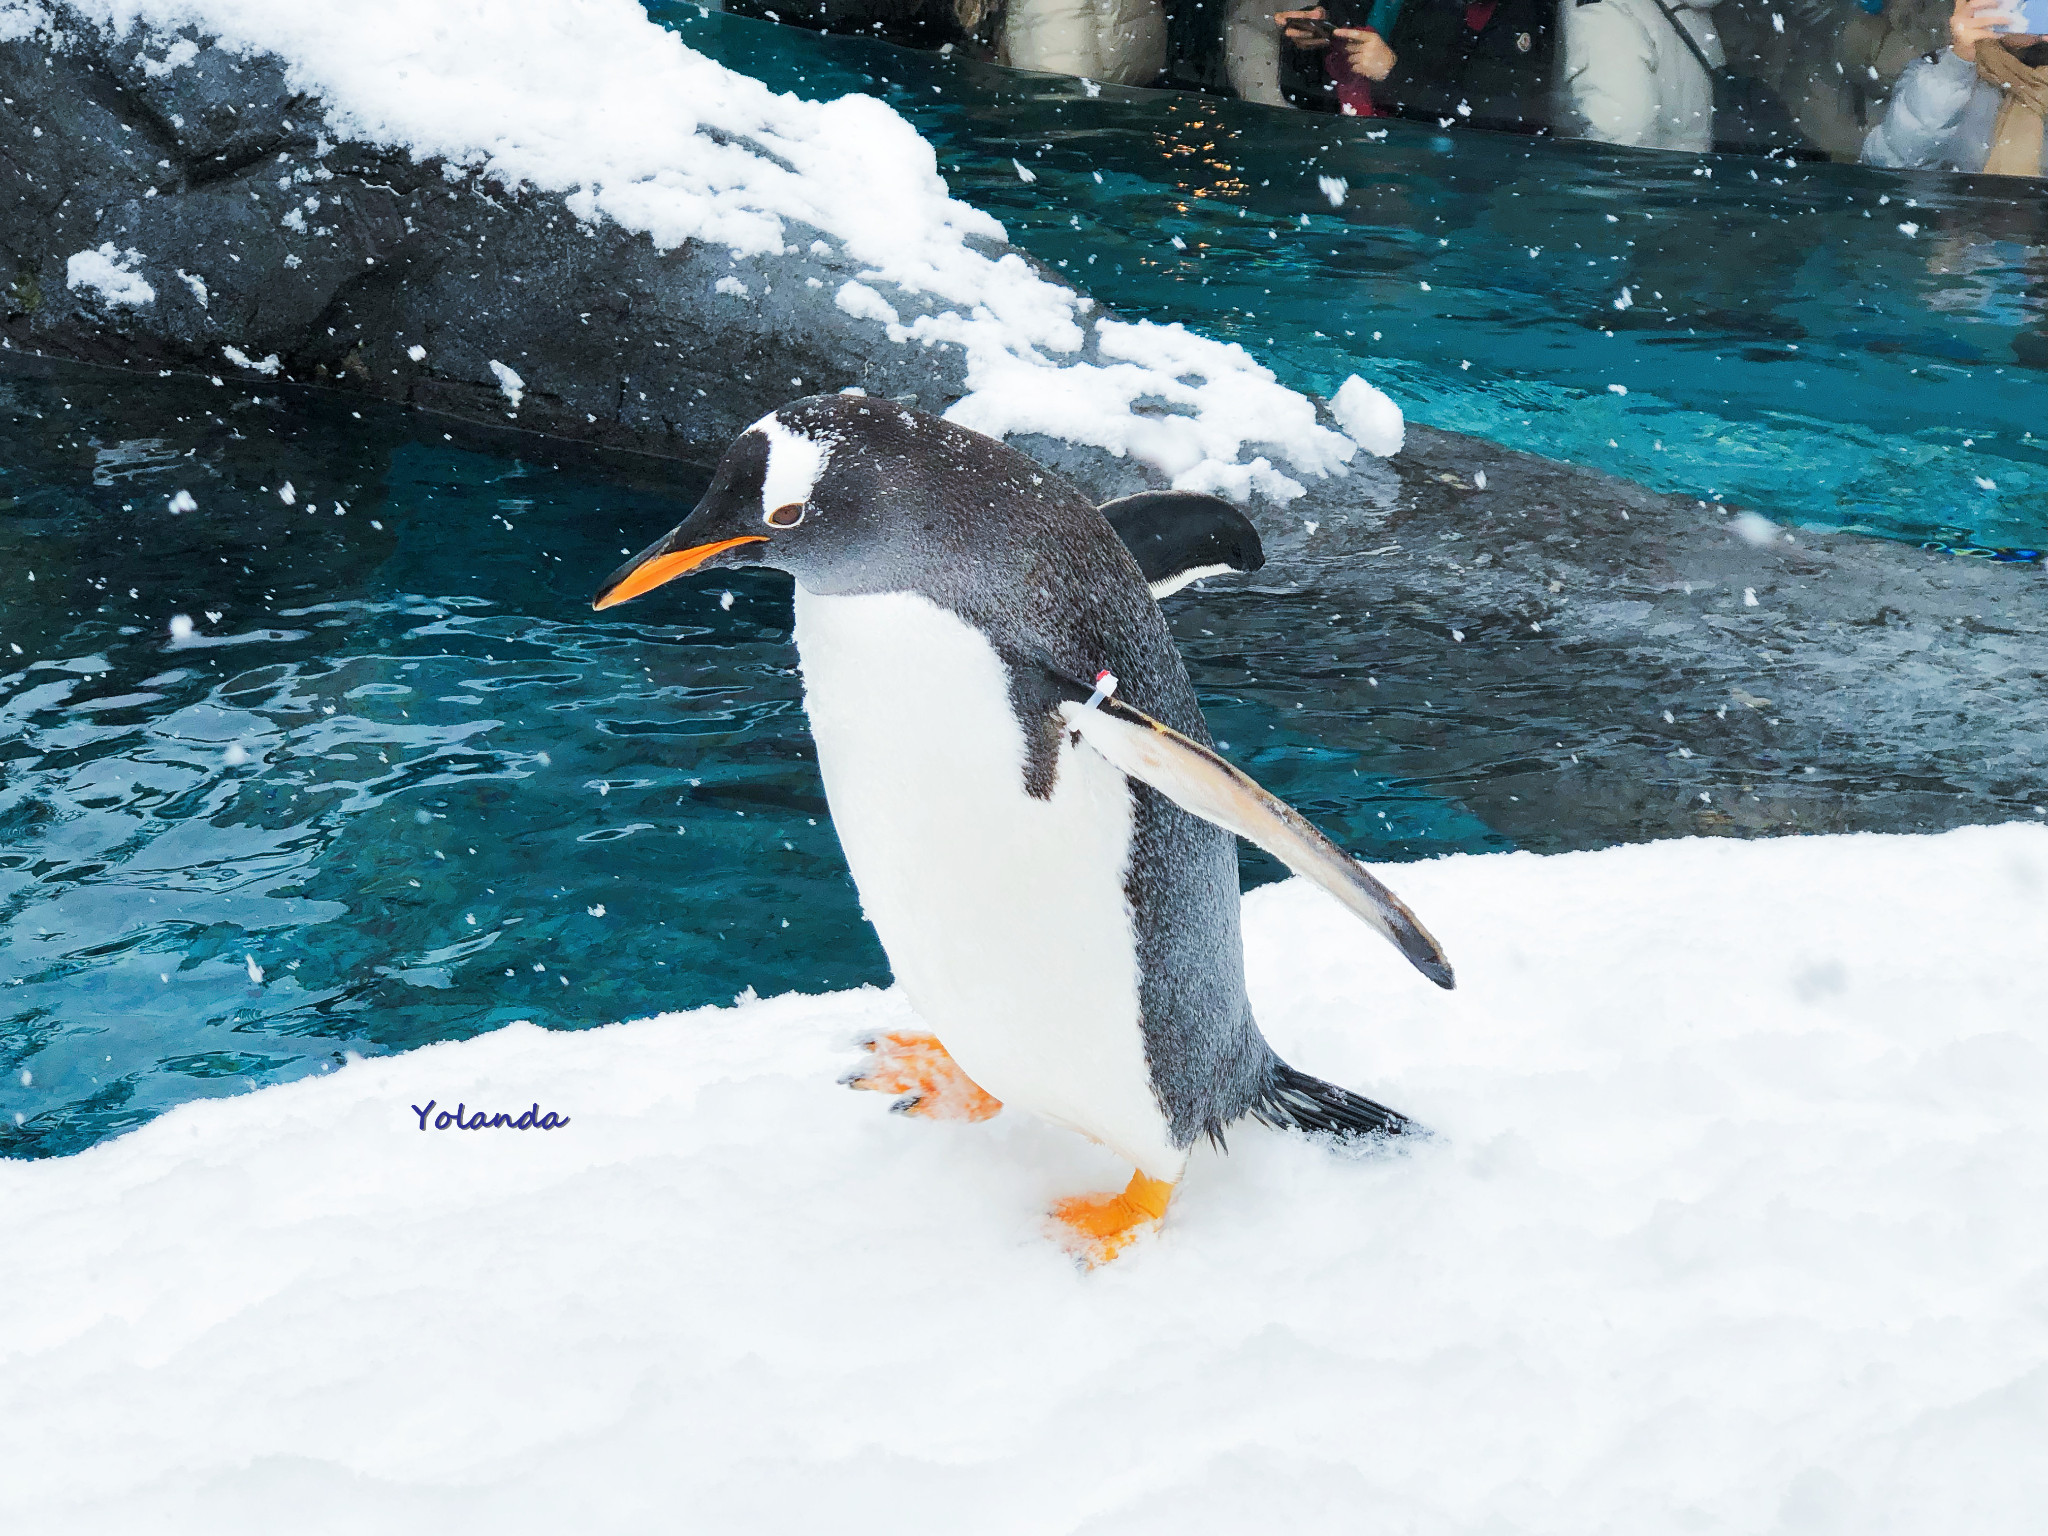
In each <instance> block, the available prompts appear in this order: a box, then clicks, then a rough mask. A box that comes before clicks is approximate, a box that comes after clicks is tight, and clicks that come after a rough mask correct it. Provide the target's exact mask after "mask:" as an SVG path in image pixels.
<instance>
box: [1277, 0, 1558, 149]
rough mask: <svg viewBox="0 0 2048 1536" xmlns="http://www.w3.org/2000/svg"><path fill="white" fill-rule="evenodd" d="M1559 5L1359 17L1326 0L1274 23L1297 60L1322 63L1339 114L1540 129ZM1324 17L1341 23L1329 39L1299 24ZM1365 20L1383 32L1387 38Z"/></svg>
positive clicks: (1464, 2)
mask: <svg viewBox="0 0 2048 1536" xmlns="http://www.w3.org/2000/svg"><path fill="white" fill-rule="evenodd" d="M1557 3H1558V0H1405V3H1396V4H1388V3H1386V0H1380V3H1379V4H1377V5H1375V6H1374V7H1373V9H1372V12H1371V13H1370V16H1367V17H1362V16H1360V15H1358V14H1357V12H1356V11H1354V10H1352V8H1351V0H1325V3H1324V4H1323V5H1321V6H1318V7H1317V8H1316V9H1314V10H1312V11H1281V12H1279V13H1278V14H1276V15H1275V16H1274V18H1273V19H1274V21H1275V23H1276V24H1278V25H1279V26H1280V28H1281V30H1282V35H1283V36H1285V37H1286V39H1287V41H1288V42H1289V43H1290V44H1291V45H1292V46H1293V48H1294V49H1296V50H1298V51H1299V52H1298V55H1297V57H1299V58H1304V59H1308V60H1315V61H1317V62H1320V63H1322V65H1323V70H1324V73H1325V75H1326V77H1327V79H1328V82H1329V85H1328V93H1329V94H1331V95H1334V96H1335V97H1336V99H1337V102H1338V106H1339V110H1341V111H1345V112H1352V113H1356V114H1358V115H1360V116H1379V117H1407V118H1414V119H1417V120H1420V121H1423V122H1432V123H1437V124H1439V125H1441V126H1445V127H1449V126H1451V125H1453V124H1459V125H1464V126H1468V127H1474V128H1495V129H1507V130H1510V131H1521V132H1542V131H1544V130H1545V129H1546V128H1547V127H1549V125H1550V104H1551V61H1552V56H1553V53H1554V51H1555V46H1554V36H1555V20H1556V15H1557ZM1321 20H1328V21H1330V22H1332V23H1334V24H1335V27H1336V31H1335V34H1334V40H1333V41H1326V40H1325V39H1323V38H1322V37H1320V36H1319V35H1317V34H1316V33H1315V32H1314V31H1312V30H1310V29H1308V28H1306V27H1304V26H1303V25H1302V23H1304V22H1311V21H1321ZM1367 20H1377V21H1378V22H1379V23H1380V25H1381V26H1383V27H1385V29H1386V32H1385V36H1384V37H1382V35H1381V34H1380V32H1378V31H1376V30H1374V29H1373V28H1372V27H1371V26H1368V25H1363V24H1362V23H1363V22H1365V21H1367ZM1318 50H1321V51H1322V57H1321V59H1320V60H1316V55H1317V52H1318Z"/></svg>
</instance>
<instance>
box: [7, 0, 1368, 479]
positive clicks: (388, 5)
mask: <svg viewBox="0 0 2048 1536" xmlns="http://www.w3.org/2000/svg"><path fill="white" fill-rule="evenodd" d="M73 3H74V5H75V7H76V9H77V11H78V12H79V14H81V15H82V16H84V17H85V18H87V19H88V20H89V21H91V22H92V23H93V24H95V25H97V26H100V27H102V28H104V29H109V30H111V31H113V32H115V33H116V34H119V35H123V36H132V38H133V43H132V46H133V47H134V48H135V49H136V53H135V57H136V59H137V60H138V62H139V63H140V64H141V66H142V68H143V69H144V71H145V72H146V73H147V74H149V75H150V76H153V77H156V78H160V79H161V78H166V77H170V76H172V75H174V74H175V73H176V72H177V71H179V70H181V69H188V68H193V67H196V65H197V64H198V63H200V62H202V61H203V59H204V55H203V53H202V52H201V50H199V49H198V48H196V47H195V46H194V43H193V39H192V38H190V37H179V36H178V35H177V33H178V31H179V29H181V28H190V29H195V34H196V36H198V37H200V38H211V39H217V44H216V46H218V47H220V48H222V49H225V50H227V51H228V53H229V55H230V56H231V57H232V56H237V55H248V54H274V55H276V56H278V57H279V58H281V59H284V60H286V61H288V64H289V68H288V71H287V77H288V79H289V81H290V83H291V86H292V88H293V89H294V90H296V91H299V92H303V93H305V94H306V95H309V96H313V97H316V98H318V100H319V101H320V103H321V108H322V111H323V113H324V117H323V126H324V128H325V130H326V132H327V134H328V135H329V136H330V137H331V138H334V139H337V140H357V141H361V142H364V143H368V144H375V145H378V146H382V147H393V148H401V149H405V150H409V151H410V152H411V153H412V154H413V155H414V156H415V157H416V158H420V159H427V158H439V159H442V160H444V161H445V162H446V163H447V164H448V165H449V166H450V168H451V169H453V168H457V167H468V168H470V169H473V170H476V171H479V172H482V173H484V174H487V175H488V176H490V177H492V178H495V179H497V180H500V181H503V182H504V183H506V184H507V185H510V186H514V187H522V188H537V189H539V190H541V191H545V192H553V193H559V194H562V195H563V196H565V197H566V199H567V203H568V207H569V209H570V210H571V211H572V212H573V213H574V214H575V215H576V216H577V217H578V218H580V219H584V220H588V221H596V220H610V221H612V222H614V223H617V224H618V225H620V226H621V227H623V228H625V229H628V230H632V231H634V232H636V233H640V234H645V235H646V236H647V237H648V238H649V239H651V240H652V241H653V242H654V244H655V245H656V246H657V247H658V248H660V249H663V250H668V249H672V248H674V247H676V246H679V245H681V244H682V243H683V242H685V241H691V240H694V241H702V242H705V243H707V244H709V245H712V246H723V247H725V248H726V249H727V250H729V251H730V252H731V253H732V254H733V256H734V257H735V258H741V257H757V256H764V255H778V254H782V253H785V252H788V251H791V250H797V249H803V248H804V247H806V246H807V245H808V243H809V242H811V241H812V240H813V239H814V238H816V237H817V236H818V235H819V234H821V233H822V234H823V235H824V236H825V237H827V239H828V240H830V241H832V242H836V246H837V249H838V251H839V252H841V253H843V254H844V255H845V256H847V257H850V258H851V259H852V260H853V261H855V262H858V263H861V264H863V266H862V271H861V273H860V276H859V277H858V278H855V279H851V280H848V281H846V282H844V283H842V284H841V285H840V286H839V288H838V289H837V292H836V300H837V303H838V306H839V307H840V308H841V309H842V310H844V311H845V312H846V313H847V314H848V315H850V316H852V317H853V318H854V319H855V320H857V321H859V322H861V323H864V324H870V325H875V326H877V327H880V328H882V329H883V330H884V331H885V332H886V334H887V335H888V336H889V337H890V338H891V339H893V340H894V341H896V342H897V343H898V344H899V345H902V346H919V345H922V346H931V345H935V344H941V343H943V344H950V345H954V346H958V347H959V348H961V349H962V351H963V352H964V353H965V355H966V359H967V379H968V384H969V392H968V394H967V395H966V396H965V397H964V398H962V399H961V400H959V401H958V402H957V403H956V404H955V405H954V406H953V407H952V409H951V410H950V411H949V413H948V414H949V415H951V416H952V417H953V418H954V419H955V420H957V421H959V422H960V423H961V424H962V425H965V426H969V427H972V428H974V429H975V430H977V431H981V432H987V433H990V434H992V435H995V436H1007V435H1014V434H1018V433H1043V434H1046V435H1049V436H1053V437H1057V438H1064V439H1065V440H1067V441H1069V442H1073V443H1078V444H1085V445H1089V446H1092V447H1097V448H1104V449H1108V450H1110V451H1111V452H1114V453H1117V454H1130V455H1132V456H1134V457H1136V458H1138V459H1140V460H1142V461H1144V462H1145V463H1147V464H1150V465H1151V466H1152V467H1153V468H1155V469H1156V470H1158V471H1160V472H1161V473H1162V474H1164V475H1166V476H1168V477H1169V478H1171V479H1172V480H1173V481H1174V483H1175V484H1177V485H1179V486H1181V487H1183V488H1185V489H1195V490H1209V491H1220V492H1223V493H1225V494H1228V495H1231V496H1233V497H1235V498H1237V499H1239V500H1244V499H1246V498H1248V497H1249V496H1251V495H1252V494H1253V493H1254V492H1258V493H1260V494H1264V495H1267V496H1269V497H1273V498H1276V499H1279V500H1283V501H1284V500H1287V499H1291V498H1292V497H1294V496H1298V495H1300V494H1301V493H1302V490H1303V486H1302V483H1301V480H1300V479H1299V478H1297V477H1301V476H1306V477H1310V478H1315V477H1321V476H1326V475H1331V474H1343V473H1344V472H1345V465H1346V464H1347V463H1349V462H1350V461H1352V460H1353V459H1354V458H1356V456H1357V452H1358V446H1359V445H1358V443H1355V442H1354V441H1353V439H1352V438H1351V437H1348V436H1346V435H1345V433H1344V432H1340V431H1336V430H1333V429H1331V428H1330V427H1329V426H1327V425H1323V424H1321V423H1319V421H1318V419H1317V410H1316V406H1315V403H1314V402H1313V401H1312V400H1310V399H1309V398H1308V397H1306V396H1304V395H1301V394H1299V393H1297V392H1296V391H1293V390H1290V389H1287V388H1285V387H1284V386H1282V385H1281V384H1279V383H1278V382H1277V381H1276V380H1275V378H1274V375H1273V374H1272V372H1271V371H1270V370H1268V369H1266V368H1265V367H1263V366H1261V365H1260V364H1259V363H1258V362H1257V361H1256V360H1255V359H1253V358H1252V357H1251V356H1250V355H1249V354H1248V353H1246V352H1245V351H1244V350H1243V348H1241V347H1239V346H1237V345H1235V344H1233V343H1223V342H1217V341H1212V340H1209V339H1208V338H1205V337H1201V336H1197V335H1194V334H1192V333H1190V332H1188V331H1186V330H1185V329H1184V328H1183V327H1181V326H1179V325H1158V324H1153V323H1151V322H1143V323H1139V324H1127V323H1124V322H1121V321H1116V320H1112V319H1108V318H1105V317H1101V316H1096V315H1093V314H1092V313H1091V311H1092V308H1093V305H1092V302H1091V301H1090V300H1088V299H1087V298H1085V297H1084V296H1082V295H1080V294H1078V293H1076V292H1075V291H1074V290H1072V289H1070V288H1068V287H1065V286H1064V285H1062V284H1060V283H1057V282H1053V281H1050V280H1049V279H1048V278H1046V277H1045V276H1042V275H1041V274H1040V272H1039V270H1038V269H1036V268H1034V267H1033V266H1032V265H1030V264H1029V263H1027V262H1026V261H1025V260H1024V259H1023V258H1022V257H1021V256H1020V255H1018V254H1017V253H1016V252H1014V251H1010V250H1006V249H1000V248H998V249H996V250H995V252H994V254H991V253H990V242H1002V241H1004V240H1005V239H1006V237H1005V235H1004V231H1003V227H1002V225H1001V224H1000V223H998V222H997V221H996V220H995V219H994V218H993V217H991V216H990V215H988V214H986V213H984V212H982V211H981V210H980V209H977V208H974V207H972V206H970V205H968V204H966V203H962V202H958V201H956V200H954V199H953V198H952V197H951V196H950V194H949V193H948V192H947V189H946V183H945V180H944V178H942V177H941V176H940V174H939V171H938V161H937V157H936V155H935V153H934V151H933V149H932V147H931V145H930V144H928V143H926V142H925V141H924V140H923V139H922V138H920V137H919V136H918V133H917V130H916V129H915V128H913V127H912V126H911V125H910V124H909V122H907V121H906V120H905V119H904V118H903V117H901V116H900V115H899V114H898V113H897V112H896V111H895V110H894V109H893V108H891V107H889V106H888V105H887V104H886V103H884V102H881V101H877V100H875V99H873V98H872V97H868V96H859V95H850V96H845V97H841V98H840V99H838V100H836V101H825V102H817V101H804V100H801V99H799V98H797V97H796V96H793V95H777V94H776V93H774V92H773V91H770V90H769V89H768V88H767V87H766V86H765V85H763V84H761V82H759V81H757V80H753V79H750V78H748V77H747V76H745V75H741V74H737V73H735V72H734V71H732V70H729V69H727V68H725V67H724V66H723V65H721V64H719V63H717V62H716V61H714V60H712V59H709V58H706V57H705V56H704V55H703V54H700V53H697V52H696V51H694V50H692V49H690V48H688V47H685V46H684V45H683V43H682V41H681V40H680V39H679V38H677V37H676V36H675V35H674V34H673V33H671V32H668V31H665V30H664V29H662V28H661V27H658V26H656V25H655V24H654V23H653V22H651V21H649V20H648V18H647V15H646V13H645V11H644V10H643V9H642V8H641V6H640V4H639V3H638V0H350V3H348V4H346V5H335V4H333V3H332V0H73ZM52 26H53V23H52V20H51V13H50V12H49V11H48V10H47V9H46V8H45V6H43V5H42V4H39V3H37V0H0V40H4V39H8V38H16V37H23V36H29V35H33V34H35V33H36V32H37V31H38V29H41V30H42V32H43V33H44V34H45V35H48V34H49V32H50V30H51V28H52ZM58 30H59V31H61V28H59V29H58ZM59 45H60V46H61V41H60V43H59ZM126 46H128V45H126V44H124V48H125V47H126ZM457 174H459V171H458V172H457ZM286 217H287V222H290V221H291V220H294V219H296V220H297V221H298V222H297V223H296V224H294V225H293V227H294V228H295V229H303V225H304V220H303V218H302V217H301V216H300V215H298V214H297V213H296V212H294V213H292V214H289V215H287V216H286ZM826 249H828V250H829V249H831V247H826ZM109 254H110V253H105V254H103V253H101V252H99V251H90V250H89V251H86V252H82V253H80V254H79V255H77V256H74V257H72V258H71V261H72V277H71V281H72V283H73V285H74V286H76V285H77V284H78V283H79V282H81V281H85V280H89V281H91V282H93V283H95V284H97V285H98V290H99V291H100V292H102V293H103V294H105V295H106V296H107V300H108V302H110V303H117V304H128V305H137V304H143V303H147V302H148V301H149V299H148V297H145V296H144V295H145V294H148V293H149V290H148V285H147V284H145V283H142V282H141V280H140V279H138V278H133V277H132V276H129V275H128V274H127V273H125V272H122V273H120V274H119V278H126V286H112V285H113V284H115V283H116V282H117V281H118V278H115V277H109V276H108V275H107V274H108V272H109V271H111V270H112V268H111V267H110V265H109V260H108V255H109ZM144 254H149V253H144ZM154 254H156V255H157V256H159V257H161V258H162V259H163V261H165V262H167V263H168V262H171V261H172V260H173V258H175V259H176V260H179V261H186V260H188V257H189V253H184V252H176V253H154ZM138 259H140V258H138ZM81 263H84V264H85V267H81V266H80V264H81ZM86 268H90V271H89V273H87V274H86V276H85V277H81V272H84V271H85V270H86ZM714 286H715V288H716V289H717V291H718V292H719V293H720V294H721V295H723V296H725V297H724V298H723V302H728V303H742V302H746V301H747V300H748V290H747V287H746V285H745V284H744V283H743V282H741V280H740V279H739V278H737V277H731V276H727V277H724V278H721V279H719V280H718V282H717V283H716V284H715V285H714ZM151 296H153V295H151ZM913 309H914V310H915V311H917V312H916V313H915V314H914V315H913V316H912V317H911V318H909V319H905V318H904V313H899V311H902V312H909V311H910V310H913ZM1091 330H1092V331H1093V340H1094V342H1095V353H1094V356H1093V358H1092V360H1084V359H1083V357H1082V352H1083V349H1084V347H1085V345H1086V344H1087V342H1088V341H1089V340H1090V334H1089V333H1090V331H1091ZM1351 393H1352V397H1353V398H1355V399H1356V400H1358V401H1360V402H1369V406H1370V409H1366V408H1365V407H1364V406H1363V405H1361V406H1357V407H1354V408H1353V409H1352V410H1351V411H1350V412H1349V413H1348V414H1347V416H1346V418H1345V420H1346V421H1347V423H1348V422H1351V421H1353V420H1361V421H1364V420H1369V421H1370V423H1371V425H1370V427H1369V429H1366V430H1365V432H1364V436H1363V438H1362V439H1361V441H1362V442H1363V445H1364V446H1365V447H1366V448H1367V449H1368V450H1370V451H1372V452H1374V453H1381V454H1384V453H1388V452H1391V451H1392V449H1391V448H1390V447H1388V446H1387V444H1388V443H1389V442H1392V443H1394V444H1396V445H1398V442H1399V430H1398V429H1399V421H1400V412H1399V408H1398V407H1396V406H1395V405H1394V404H1393V402H1392V401H1391V400H1388V399H1387V398H1386V397H1385V396H1384V395H1381V394H1379V393H1378V391H1377V390H1375V389H1374V388H1373V387H1372V386H1371V385H1369V384H1366V383H1365V382H1364V381H1363V380H1356V381H1355V382H1354V383H1353V384H1352V386H1351ZM1161 403H1163V404H1164V405H1165V406H1166V407H1167V410H1166V411H1165V412H1164V413H1162V412H1161V411H1160V410H1159V406H1160V404H1161ZM1140 405H1143V406H1144V408H1143V409H1136V408H1134V407H1138V406H1140ZM1389 421H1391V423H1392V428H1391V430H1392V436H1391V438H1390V437H1389V436H1388V432H1389V427H1388V422H1389ZM1269 456H1270V457H1269ZM1275 459H1277V460H1278V461H1279V462H1278V463H1277V464H1276V463H1275V462H1274V460H1275ZM1283 466H1284V467H1283Z"/></svg>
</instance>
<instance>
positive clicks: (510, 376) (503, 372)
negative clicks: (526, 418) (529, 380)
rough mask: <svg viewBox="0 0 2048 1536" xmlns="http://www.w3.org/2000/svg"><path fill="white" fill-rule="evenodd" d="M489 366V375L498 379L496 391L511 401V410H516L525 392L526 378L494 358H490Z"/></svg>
mask: <svg viewBox="0 0 2048 1536" xmlns="http://www.w3.org/2000/svg"><path fill="white" fill-rule="evenodd" d="M490 367H491V377H492V378H494V379H496V380H497V381H498V393H499V394H501V395H503V396H504V397H505V398H506V400H507V401H509V402H510V403H511V406H512V409H513V410H515V411H516V410H518V409H519V402H520V400H521V399H522V398H524V397H525V394H526V380H524V379H522V378H521V377H519V375H518V374H516V373H514V372H513V371H512V370H511V369H510V368H508V367H506V366H505V365H504V364H503V363H501V362H499V361H498V360H497V359H496V358H492V359H491V365H490Z"/></svg>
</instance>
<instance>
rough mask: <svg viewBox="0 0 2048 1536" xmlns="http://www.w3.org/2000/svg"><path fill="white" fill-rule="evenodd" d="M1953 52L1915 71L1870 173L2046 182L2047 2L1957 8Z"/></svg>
mask: <svg viewBox="0 0 2048 1536" xmlns="http://www.w3.org/2000/svg"><path fill="white" fill-rule="evenodd" d="M1948 31H1949V37H1950V39H1951V41H1950V44H1949V46H1948V47H1946V48H1944V49H1942V50H1941V51H1940V52H1938V53H1930V54H1929V55H1927V57H1925V58H1924V59H1920V60H1917V61H1916V62H1914V63H1913V64H1912V65H1910V66H1909V67H1908V68H1907V70H1906V72H1905V73H1904V74H1903V75H1901V76H1900V77H1899V84H1898V88H1897V89H1896V90H1894V91H1893V92H1892V99H1891V104H1890V106H1889V107H1887V108H1886V110H1885V115H1884V121H1882V122H1881V123H1879V124H1878V125H1877V126H1876V127H1875V128H1873V129H1871V130H1870V136H1869V137H1868V138H1866V139H1865V140H1864V141H1863V155H1862V159H1863V163H1864V164H1866V165H1890V166H1900V167H1905V166H1941V167H1945V168H1947V169H1948V170H1952V171H1981V172H1983V173H1984V174H1986V175H1990V176H2039V175H2040V174H2041V169H2042V164H2043V153H2042V152H2043V149H2044V141H2048V0H1955V9H1954V11H1953V12H1952V13H1951V14H1950V16H1949V21H1948Z"/></svg>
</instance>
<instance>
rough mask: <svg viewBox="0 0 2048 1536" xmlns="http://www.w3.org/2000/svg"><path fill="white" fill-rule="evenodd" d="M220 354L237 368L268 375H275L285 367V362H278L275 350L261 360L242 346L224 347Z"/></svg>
mask: <svg viewBox="0 0 2048 1536" xmlns="http://www.w3.org/2000/svg"><path fill="white" fill-rule="evenodd" d="M220 355H221V356H222V357H224V358H226V359H227V360H228V361H229V362H231V363H233V364H234V365H235V366H236V367H237V368H247V369H248V370H249V371H250V372H251V373H260V374H263V375H264V376H266V377H270V376H274V375H275V374H277V373H278V372H279V371H280V369H281V368H282V367H283V364H281V363H280V362H278V360H277V354H276V353H275V352H272V353H270V354H269V355H268V356H266V357H265V358H264V359H263V361H261V362H258V361H256V359H254V358H252V357H251V356H249V354H248V353H246V352H244V351H243V350H242V349H241V348H240V347H222V348H221V349H220Z"/></svg>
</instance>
